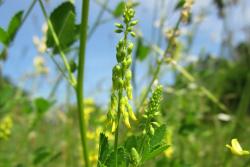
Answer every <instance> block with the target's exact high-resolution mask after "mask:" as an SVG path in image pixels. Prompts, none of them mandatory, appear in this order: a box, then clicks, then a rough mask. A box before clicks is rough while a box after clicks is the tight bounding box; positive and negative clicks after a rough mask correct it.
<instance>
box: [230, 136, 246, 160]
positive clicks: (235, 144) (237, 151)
mask: <svg viewBox="0 0 250 167" xmlns="http://www.w3.org/2000/svg"><path fill="white" fill-rule="evenodd" d="M231 145H232V146H230V145H228V144H227V145H226V147H227V148H229V149H230V150H231V152H232V153H233V154H234V155H238V156H242V155H249V154H250V153H249V151H246V150H243V149H242V147H241V146H240V143H239V141H238V139H232V141H231Z"/></svg>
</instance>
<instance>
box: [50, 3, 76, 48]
mask: <svg viewBox="0 0 250 167" xmlns="http://www.w3.org/2000/svg"><path fill="white" fill-rule="evenodd" d="M50 21H51V23H52V25H53V28H54V30H55V33H56V35H57V37H58V39H59V43H60V47H61V49H63V50H65V49H68V48H69V47H70V46H71V45H72V44H73V43H74V42H75V40H76V37H77V27H78V26H76V25H75V7H74V5H73V4H72V3H71V2H69V1H67V2H64V3H62V4H61V5H60V6H59V7H57V8H56V9H55V10H54V11H53V12H52V13H51V15H50ZM46 44H47V46H48V47H49V48H53V50H54V53H57V52H58V48H57V47H56V44H55V42H54V38H53V36H52V33H51V31H50V30H49V31H48V33H47V41H46Z"/></svg>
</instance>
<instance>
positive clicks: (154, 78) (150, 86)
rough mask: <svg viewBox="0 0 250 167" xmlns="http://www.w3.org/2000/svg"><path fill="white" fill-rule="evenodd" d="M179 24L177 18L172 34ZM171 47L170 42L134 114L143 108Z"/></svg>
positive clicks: (179, 21)
mask: <svg viewBox="0 0 250 167" xmlns="http://www.w3.org/2000/svg"><path fill="white" fill-rule="evenodd" d="M180 23H181V18H179V20H178V21H177V23H176V25H175V28H174V32H173V34H175V33H176V31H177V30H178V28H179V25H180ZM171 46H172V43H171V40H170V42H169V43H168V45H167V48H166V50H165V51H164V54H163V56H162V58H161V60H160V61H159V62H158V65H157V68H156V70H155V71H154V74H153V78H152V80H151V82H150V83H149V85H148V87H147V89H146V92H145V94H144V95H143V97H142V100H141V102H140V103H139V105H138V106H137V109H136V113H138V112H139V111H140V107H141V106H143V104H144V102H145V100H146V98H147V97H148V94H149V92H150V89H151V88H152V85H153V84H154V82H155V80H156V79H157V77H158V75H159V73H160V71H161V66H162V64H163V62H164V59H165V58H166V57H167V56H168V53H169V50H170V48H171Z"/></svg>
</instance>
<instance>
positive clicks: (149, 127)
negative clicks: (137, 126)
mask: <svg viewBox="0 0 250 167" xmlns="http://www.w3.org/2000/svg"><path fill="white" fill-rule="evenodd" d="M162 89H163V87H162V86H161V85H158V86H157V87H156V89H155V90H154V92H153V94H152V97H151V98H150V101H149V104H148V108H147V110H146V111H145V114H144V115H143V118H144V119H145V122H146V124H145V129H144V130H143V133H144V134H150V135H154V132H155V127H159V126H160V125H159V123H158V122H156V121H155V117H156V116H159V115H160V112H159V106H160V102H161V99H162Z"/></svg>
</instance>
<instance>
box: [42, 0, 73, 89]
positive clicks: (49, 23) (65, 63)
mask: <svg viewBox="0 0 250 167" xmlns="http://www.w3.org/2000/svg"><path fill="white" fill-rule="evenodd" d="M39 3H40V7H41V9H42V12H43V15H44V17H45V19H46V21H47V23H48V26H49V30H50V31H51V34H52V37H53V39H54V42H55V44H56V47H57V48H58V50H59V53H60V56H61V58H62V60H63V63H64V65H65V67H66V70H67V71H68V75H69V78H70V80H69V82H70V84H71V85H72V86H73V87H75V86H76V80H75V76H74V75H73V73H72V72H71V70H70V65H69V62H68V60H67V58H66V56H65V54H64V52H63V51H62V48H61V46H60V41H59V39H58V37H57V34H56V32H55V30H54V27H53V25H52V23H51V21H50V19H49V17H48V15H47V13H46V10H45V7H44V5H43V2H42V0H39Z"/></svg>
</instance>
